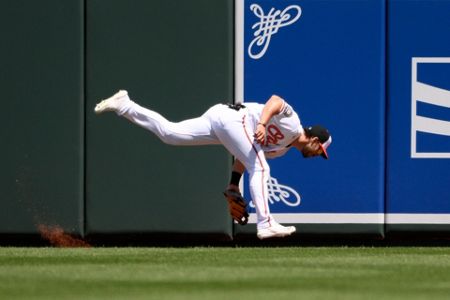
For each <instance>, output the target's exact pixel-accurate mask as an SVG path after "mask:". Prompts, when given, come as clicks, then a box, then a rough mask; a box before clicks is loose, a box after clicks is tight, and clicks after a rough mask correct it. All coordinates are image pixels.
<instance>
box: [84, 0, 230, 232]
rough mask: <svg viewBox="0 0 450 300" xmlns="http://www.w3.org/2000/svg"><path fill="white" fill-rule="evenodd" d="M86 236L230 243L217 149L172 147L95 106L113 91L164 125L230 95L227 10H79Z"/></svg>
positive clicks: (162, 2) (169, 3) (116, 4)
mask: <svg viewBox="0 0 450 300" xmlns="http://www.w3.org/2000/svg"><path fill="white" fill-rule="evenodd" d="M86 17H87V28H88V31H87V82H88V84H87V110H86V119H87V174H86V180H87V181H86V182H87V185H86V188H87V198H86V201H87V231H88V233H89V234H108V233H137V232H144V233H158V232H170V233H206V234H218V235H222V236H226V237H230V236H231V227H232V226H231V221H230V218H229V216H228V212H227V208H226V203H225V201H224V199H223V196H222V195H221V191H222V190H223V188H224V187H225V185H226V184H227V182H228V176H229V170H230V164H231V157H230V156H229V155H228V154H227V152H226V151H225V150H224V149H223V148H222V147H220V146H203V147H174V146H168V145H165V144H163V143H162V142H161V141H160V140H158V139H157V138H156V137H155V136H154V135H152V134H151V133H150V132H148V131H145V130H144V129H141V128H138V127H136V126H135V125H133V124H131V123H129V122H128V121H127V120H125V119H123V118H119V117H117V116H116V115H115V114H112V113H110V114H107V115H100V116H96V115H94V113H93V109H94V106H95V103H96V102H98V101H99V100H100V99H101V98H105V97H109V96H110V95H112V94H113V93H115V92H117V90H119V89H127V90H128V91H129V94H130V96H131V98H132V99H133V100H135V101H136V102H138V103H139V104H141V105H143V106H146V107H149V108H151V109H153V110H156V111H158V112H159V113H161V114H162V115H164V116H165V117H166V118H167V119H169V120H171V121H181V120H183V119H188V118H192V117H196V116H199V115H201V114H202V113H203V112H204V111H206V110H207V109H208V108H209V107H210V106H212V105H213V104H215V103H217V102H223V101H231V100H232V95H233V81H232V79H233V73H232V72H233V23H232V20H233V1H231V0H220V1H209V0H193V1H175V0H157V1H146V0H139V1H127V0H114V1H110V0H92V1H88V4H87V16H86Z"/></svg>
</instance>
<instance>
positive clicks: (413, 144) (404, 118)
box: [387, 1, 450, 228]
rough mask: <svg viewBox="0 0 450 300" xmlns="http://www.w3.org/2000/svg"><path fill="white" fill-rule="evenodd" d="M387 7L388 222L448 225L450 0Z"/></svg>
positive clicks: (393, 4)
mask: <svg viewBox="0 0 450 300" xmlns="http://www.w3.org/2000/svg"><path fill="white" fill-rule="evenodd" d="M388 11H389V14H388V15H389V18H388V24H389V32H388V36H389V39H388V41H389V43H388V44H389V52H388V53H389V77H388V78H389V84H388V87H389V94H388V103H389V123H388V124H389V126H388V131H387V135H388V160H387V161H388V164H387V166H388V174H387V213H388V218H387V222H388V223H391V224H396V223H412V224H414V223H416V224H417V223H435V222H440V223H450V218H449V217H448V216H449V215H447V216H445V214H449V213H450V189H449V188H448V183H449V182H450V159H449V158H450V123H449V121H450V40H449V39H448V36H449V34H450V18H449V11H450V1H389V6H388ZM400 213H401V214H407V215H406V216H401V215H399V214H400ZM418 214H434V215H428V217H424V216H422V217H419V215H418ZM437 214H440V215H437ZM390 228H392V227H390Z"/></svg>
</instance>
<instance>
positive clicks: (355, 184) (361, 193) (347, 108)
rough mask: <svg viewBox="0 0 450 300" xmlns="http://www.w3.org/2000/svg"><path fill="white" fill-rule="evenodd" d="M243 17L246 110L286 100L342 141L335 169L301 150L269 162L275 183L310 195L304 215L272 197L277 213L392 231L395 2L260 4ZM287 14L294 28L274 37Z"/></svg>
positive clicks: (248, 5)
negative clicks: (390, 74)
mask: <svg viewBox="0 0 450 300" xmlns="http://www.w3.org/2000/svg"><path fill="white" fill-rule="evenodd" d="M243 10H244V19H245V22H244V36H245V37H244V46H243V48H244V79H243V80H244V84H243V86H244V99H245V101H247V102H251V101H256V102H265V101H266V100H267V99H268V98H269V97H270V96H271V95H272V94H277V95H280V96H281V97H283V98H284V99H285V100H287V101H288V102H289V103H290V104H291V105H292V106H293V107H294V109H295V110H296V111H297V112H298V114H299V116H300V119H301V121H302V124H303V125H304V126H308V125H313V124H315V123H321V124H323V125H325V126H327V127H328V128H329V130H330V132H331V134H332V136H333V143H332V145H331V146H330V148H329V154H330V159H329V160H328V161H326V160H323V159H321V158H313V159H303V158H302V156H301V154H300V153H298V151H296V150H295V149H294V150H291V151H289V152H288V154H287V155H285V156H284V157H282V158H278V159H275V160H271V161H270V162H269V163H270V166H271V175H272V177H274V178H275V179H276V180H277V181H278V183H279V184H281V185H286V186H288V187H290V188H292V189H294V190H295V191H297V192H298V193H299V194H300V195H301V204H300V205H298V206H288V205H286V204H285V203H283V202H282V201H277V200H276V198H277V197H274V195H272V198H271V200H272V202H273V203H271V205H270V208H271V210H272V212H273V213H275V214H316V213H331V214H335V216H338V215H339V214H353V215H358V214H377V215H378V217H379V218H381V221H380V222H379V223H380V224H382V223H383V213H384V171H385V170H384V163H385V162H384V151H385V150H384V149H385V143H384V139H385V137H384V126H385V121H384V120H385V98H384V97H385V90H384V75H385V2H384V1H373V0H371V1H307V0H306V1H305V0H303V1H271V0H265V1H264V0H258V1H255V0H253V1H244V7H243ZM277 11H279V15H278V18H280V17H281V18H283V16H284V18H285V19H284V21H281V23H282V24H285V26H279V27H278V28H276V30H275V29H273V28H274V26H275V27H277V25H280V23H279V22H278V23H277V22H272V24H269V25H271V26H272V31H271V29H270V27H264V26H267V25H268V23H267V22H268V21H270V20H274V19H276V15H277ZM262 15H264V17H265V18H264V20H263V22H262V21H261V20H262V19H261V16H262ZM298 15H299V17H298ZM297 17H298V19H297V20H296V21H295V22H291V21H293V20H294V19H295V18H297ZM289 22H291V23H292V24H287V23H289ZM258 29H260V31H259V32H258ZM264 34H266V35H265V36H264ZM258 39H259V40H258ZM258 42H259V45H258ZM252 43H253V44H252ZM262 52H263V55H261V53H262ZM258 54H259V55H258ZM258 56H259V57H258ZM275 193H276V195H275V196H278V198H280V197H279V196H280V193H279V191H278V192H277V191H275ZM291 195H292V194H291ZM246 197H250V195H249V193H248V191H247V193H246ZM294 198H295V197H294ZM294 198H292V200H293V201H294V202H295V199H294ZM302 218H303V217H302V216H301V215H299V218H298V222H299V223H302V222H303V221H302V220H303V219H302ZM331 218H333V216H332V217H331ZM378 220H380V219H378ZM331 222H332V220H331ZM349 223H352V220H351V217H350V218H349Z"/></svg>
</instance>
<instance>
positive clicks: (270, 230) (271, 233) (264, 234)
mask: <svg viewBox="0 0 450 300" xmlns="http://www.w3.org/2000/svg"><path fill="white" fill-rule="evenodd" d="M296 230H297V229H296V228H295V227H294V226H283V225H280V224H278V223H274V224H272V225H271V226H270V227H267V228H264V229H258V233H257V234H256V235H257V237H258V238H259V239H260V240H263V239H268V238H273V237H285V236H288V235H291V234H293V233H294V232H295V231H296Z"/></svg>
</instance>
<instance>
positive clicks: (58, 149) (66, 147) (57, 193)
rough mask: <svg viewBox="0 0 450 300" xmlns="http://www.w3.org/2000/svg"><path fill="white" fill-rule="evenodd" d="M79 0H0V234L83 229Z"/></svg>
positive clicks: (81, 12) (81, 3) (81, 8)
mask: <svg viewBox="0 0 450 300" xmlns="http://www.w3.org/2000/svg"><path fill="white" fill-rule="evenodd" d="M83 15H84V1H80V0H66V1H59V0H45V1H32V0H26V1H25V0H19V1H1V2H0V28H1V46H0V76H1V78H0V87H1V104H2V105H1V107H2V108H1V111H2V117H1V118H0V127H1V130H0V132H1V133H0V135H1V149H0V155H1V168H0V184H1V189H0V190H1V194H0V199H1V201H0V232H1V233H36V232H37V229H36V228H37V225H39V224H44V225H56V224H58V225H59V226H62V227H64V228H65V230H66V231H68V232H72V233H76V234H82V233H83V227H84V197H83V196H84V192H83V190H84V21H83Z"/></svg>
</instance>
